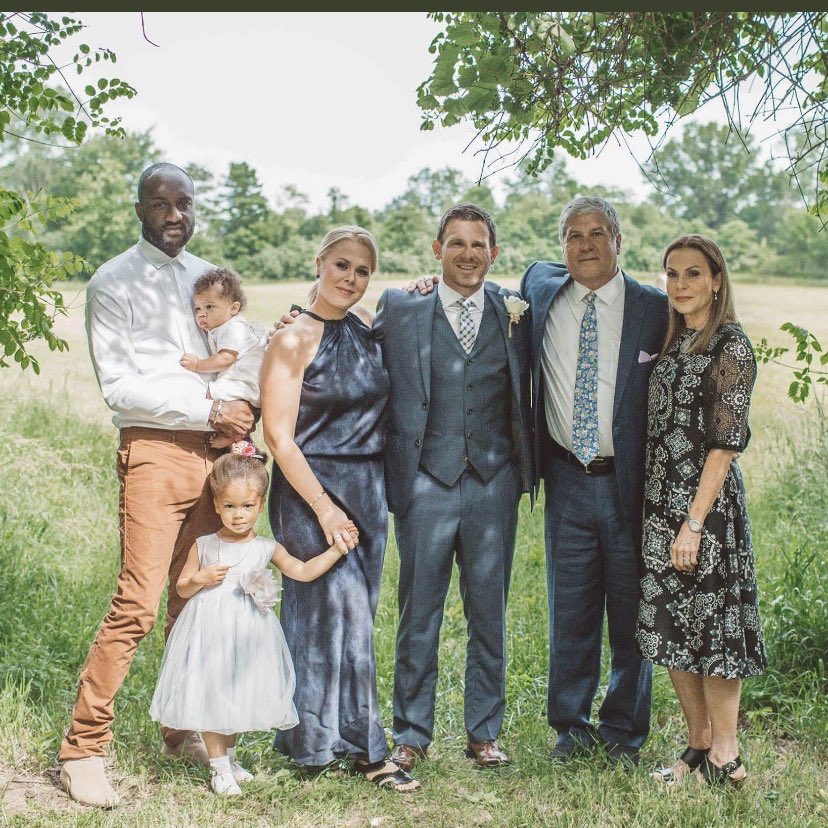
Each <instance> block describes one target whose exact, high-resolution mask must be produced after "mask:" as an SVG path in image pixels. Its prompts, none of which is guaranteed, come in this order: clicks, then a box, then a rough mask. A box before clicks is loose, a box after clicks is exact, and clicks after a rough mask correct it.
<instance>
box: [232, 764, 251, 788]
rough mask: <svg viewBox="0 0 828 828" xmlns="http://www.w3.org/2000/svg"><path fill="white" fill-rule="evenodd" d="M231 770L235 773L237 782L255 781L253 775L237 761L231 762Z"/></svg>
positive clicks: (234, 776)
mask: <svg viewBox="0 0 828 828" xmlns="http://www.w3.org/2000/svg"><path fill="white" fill-rule="evenodd" d="M230 770H231V771H232V772H233V779H235V780H236V782H250V781H251V780H252V779H253V774H252V773H250V771H249V770H248V769H247V768H245V767H243V766H242V765H240V764H239V763H238V762H237V761H236V760H235V759H231V760H230Z"/></svg>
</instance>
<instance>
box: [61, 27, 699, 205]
mask: <svg viewBox="0 0 828 828" xmlns="http://www.w3.org/2000/svg"><path fill="white" fill-rule="evenodd" d="M75 16H76V17H78V18H79V19H80V20H82V21H83V22H84V23H85V24H87V26H88V28H87V30H86V31H85V32H84V33H83V35H82V36H81V37H82V39H83V41H85V42H87V43H88V44H89V45H90V46H104V47H107V48H110V49H112V50H113V51H114V52H115V53H116V55H117V57H118V61H117V64H116V66H115V67H114V69H113V68H112V67H109V66H108V65H107V66H106V67H105V68H104V70H103V73H104V74H106V73H109V76H110V77H112V76H117V77H120V78H122V79H123V80H126V81H128V82H129V83H131V84H132V85H133V86H134V87H135V88H136V89H137V91H138V96H137V97H136V98H134V99H133V100H131V101H126V102H118V103H117V105H116V106H113V107H112V110H111V111H112V112H113V113H116V114H121V115H122V116H123V123H124V125H125V126H126V127H127V129H132V130H144V129H148V128H150V127H152V129H153V134H154V137H155V141H156V144H157V145H158V146H159V147H160V148H161V149H162V151H163V153H164V156H165V159H166V160H169V161H172V162H174V163H178V164H182V165H183V164H186V163H191V162H194V163H198V164H201V165H202V166H205V167H207V168H209V169H210V170H211V171H212V172H214V173H216V174H217V175H224V174H225V173H226V171H227V166H228V164H229V163H230V162H231V161H247V162H248V163H249V164H251V165H252V166H253V167H254V168H255V169H256V170H257V172H258V174H259V177H260V180H261V181H262V182H263V184H264V190H265V194H266V195H267V196H268V198H269V199H271V200H273V199H274V197H275V195H276V193H277V192H278V190H279V188H280V187H282V186H284V185H286V184H295V185H296V186H297V187H298V188H299V189H300V190H301V191H302V192H304V193H306V194H307V195H309V196H310V198H311V204H312V206H313V207H315V208H321V207H324V206H327V198H326V193H327V191H328V190H329V189H330V188H331V187H338V188H339V189H340V190H342V191H343V192H344V193H346V194H347V195H348V196H349V198H350V200H351V203H355V204H360V205H362V206H365V207H368V208H371V209H377V208H379V207H382V206H383V205H385V204H386V203H388V201H390V200H391V199H392V198H393V197H394V196H396V195H398V194H400V193H401V192H402V191H403V190H404V188H405V184H406V181H407V179H408V178H409V176H411V175H413V174H414V173H416V172H418V171H419V170H421V169H422V168H423V167H432V168H440V167H446V166H452V167H457V168H459V169H461V170H462V171H463V172H464V173H465V174H466V175H467V176H468V177H469V178H472V179H476V178H477V177H478V176H479V174H480V164H481V162H480V156H479V155H475V154H474V150H475V149H477V148H479V147H478V146H473V147H472V148H470V149H468V150H466V151H465V152H464V148H465V147H466V145H467V144H468V143H469V141H470V140H471V139H472V137H473V131H472V129H471V127H470V126H466V125H458V126H455V127H452V128H450V129H441V128H439V127H437V128H436V129H435V130H434V131H432V132H421V131H420V129H419V125H420V120H421V115H420V110H419V108H418V107H417V104H416V88H417V86H418V85H419V84H420V83H421V82H422V81H424V80H425V79H426V78H427V77H428V75H429V73H430V70H431V65H432V61H433V59H434V56H433V55H430V54H429V52H428V46H429V43H430V42H431V39H432V38H433V37H434V35H435V34H436V32H437V31H438V30H439V29H438V26H437V24H436V23H434V22H433V21H431V20H429V19H427V18H426V15H425V13H424V12H423V13H419V12H415V13H410V12H405V13H403V12H399V13H382V14H380V13H358V12H343V13H337V14H332V13H324V12H312V13H311V12H307V13H298V12H291V13H275V12H271V13H252V12H239V13H235V14H234V13H227V12H224V13H207V12H199V13H195V12H190V13H186V12H167V13H162V12H145V13H144V21H145V24H146V31H147V36H148V37H149V39H150V40H152V41H154V42H155V43H157V44H158V46H157V47H156V46H153V45H151V44H150V43H148V42H147V41H146V40H145V39H144V37H143V34H142V31H141V19H140V15H139V13H137V12H77V13H75ZM81 37H77V38H75V39H74V41H72V42H73V44H74V45H75V46H76V45H77V44H78V43H80V42H81ZM83 77H84V78H85V77H86V76H85V75H84V76H83ZM84 82H86V81H84ZM715 114H716V113H715V112H713V111H711V112H710V113H709V114H708V113H706V112H705V113H703V117H702V120H710V119H711V118H712V117H714V115H715ZM634 146H635V147H636V148H637V152H638V154H639V156H640V158H641V160H642V161H643V160H644V159H645V158H646V143H644V142H643V141H640V142H635V143H634ZM569 169H570V172H571V173H572V174H573V175H574V177H575V178H576V179H577V180H579V181H581V182H583V183H586V184H612V185H614V186H619V187H622V188H625V189H627V190H630V191H631V192H632V193H634V194H635V195H637V196H638V197H643V196H645V195H646V193H647V192H648V187H647V186H645V184H644V183H643V181H642V178H641V175H640V173H639V171H638V167H637V165H636V163H635V161H634V160H633V159H632V158H631V157H630V155H629V153H628V152H627V150H626V149H622V148H620V147H618V148H616V147H614V146H611V145H610V146H607V147H606V149H605V150H604V151H603V152H602V154H601V156H600V157H598V158H593V159H589V160H587V161H581V162H575V161H572V160H571V159H570V161H569ZM502 176H503V174H502V173H501V174H499V175H497V176H495V178H494V179H493V180H491V181H490V183H492V184H493V186H494V187H495V190H496V191H497V189H498V182H500V181H501V180H502Z"/></svg>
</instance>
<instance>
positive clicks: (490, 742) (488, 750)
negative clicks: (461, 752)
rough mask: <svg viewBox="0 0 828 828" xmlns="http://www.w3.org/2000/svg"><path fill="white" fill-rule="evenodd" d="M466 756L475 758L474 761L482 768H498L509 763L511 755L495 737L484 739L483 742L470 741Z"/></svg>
mask: <svg viewBox="0 0 828 828" xmlns="http://www.w3.org/2000/svg"><path fill="white" fill-rule="evenodd" d="M466 756H468V757H469V759H474V763H475V764H476V765H479V766H480V767H481V768H498V767H500V766H501V765H508V764H509V757H508V756H507V755H506V754H505V753H504V752H503V751H502V750H501V749H500V745H498V743H497V742H496V741H495V740H494V739H484V740H483V741H482V742H469V746H468V747H467V748H466Z"/></svg>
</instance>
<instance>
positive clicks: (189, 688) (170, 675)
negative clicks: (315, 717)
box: [150, 534, 299, 734]
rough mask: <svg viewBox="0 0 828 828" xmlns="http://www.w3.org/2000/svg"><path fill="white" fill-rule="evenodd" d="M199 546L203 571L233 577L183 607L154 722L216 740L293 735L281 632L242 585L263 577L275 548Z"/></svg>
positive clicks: (215, 541) (266, 543) (214, 539)
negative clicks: (219, 567) (223, 568)
mask: <svg viewBox="0 0 828 828" xmlns="http://www.w3.org/2000/svg"><path fill="white" fill-rule="evenodd" d="M196 544H197V547H198V555H199V560H200V561H201V566H202V567H207V566H212V565H213V564H217V563H223V564H227V565H230V567H231V569H230V570H229V571H228V573H227V576H226V577H225V579H224V581H223V582H222V583H220V584H218V585H216V586H212V587H202V589H201V590H199V591H198V592H197V593H196V594H195V595H194V596H193V597H192V598H190V599H189V601H187V603H186V604H185V605H184V609H183V610H182V611H181V614H180V615H179V617H178V620H177V621H176V622H175V626H174V627H173V629H172V632H171V633H170V637H169V638H168V639H167V647H166V649H165V651H164V660H163V662H162V663H161V673H160V675H159V677H158V684H157V686H156V688H155V693H154V695H153V697H152V704H151V705H150V716H151V717H152V718H153V719H154V720H155V721H157V722H160V723H161V724H162V725H165V726H167V727H173V728H176V729H178V730H208V731H211V732H213V733H228V734H229V733H243V732H246V731H250V730H270V729H271V728H279V729H283V730H284V729H287V728H291V727H294V726H295V725H297V724H298V723H299V717H298V716H297V714H296V708H295V707H294V704H293V691H294V688H295V684H296V678H295V675H294V672H293V662H292V661H291V658H290V651H289V650H288V647H287V644H286V643H285V638H284V635H283V634H282V627H281V625H280V624H279V620H278V618H277V617H276V615H275V614H274V613H273V610H272V609H268V610H267V612H262V611H261V610H260V609H259V608H258V607H257V606H256V604H255V603H254V602H253V599H252V598H251V597H250V596H249V595H247V594H246V593H245V592H244V591H243V590H242V588H241V586H240V585H239V579H240V578H241V576H242V575H243V574H244V573H246V572H256V571H259V572H261V571H264V569H265V568H266V567H267V564H268V562H269V561H270V559H271V557H272V555H273V550H274V547H275V542H274V541H273V540H270V539H269V538H259V537H257V538H254V539H253V540H250V541H247V542H245V543H227V542H225V541H222V540H221V539H220V538H219V537H218V536H217V535H215V534H213V535H205V536H204V537H201V538H198V540H197V541H196Z"/></svg>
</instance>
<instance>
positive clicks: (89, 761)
mask: <svg viewBox="0 0 828 828" xmlns="http://www.w3.org/2000/svg"><path fill="white" fill-rule="evenodd" d="M60 784H61V785H63V787H64V790H65V791H66V793H68V794H69V796H71V797H72V799H74V800H75V801H76V802H82V803H83V804H84V805H95V806H97V807H98V808H111V807H113V806H114V805H117V804H118V803H119V802H120V801H121V799H120V797H119V796H118V794H116V793H115V791H114V790H113V789H112V785H110V784H109V780H108V779H107V778H106V771H105V770H104V764H103V757H102V756H87V757H86V758H84V759H69V760H68V761H66V762H64V763H63V765H62V767H61V769H60Z"/></svg>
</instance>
